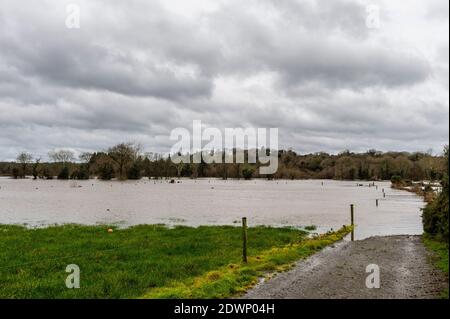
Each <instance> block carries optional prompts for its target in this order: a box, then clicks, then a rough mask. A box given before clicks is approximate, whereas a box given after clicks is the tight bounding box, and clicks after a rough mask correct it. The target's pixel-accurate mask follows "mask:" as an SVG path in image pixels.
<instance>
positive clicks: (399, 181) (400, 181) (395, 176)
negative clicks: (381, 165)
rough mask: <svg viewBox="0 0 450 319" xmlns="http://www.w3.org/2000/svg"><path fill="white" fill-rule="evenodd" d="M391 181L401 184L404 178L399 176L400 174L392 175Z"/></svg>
mask: <svg viewBox="0 0 450 319" xmlns="http://www.w3.org/2000/svg"><path fill="white" fill-rule="evenodd" d="M391 183H392V184H394V185H399V184H401V183H402V178H401V176H398V175H394V176H392V177H391Z"/></svg>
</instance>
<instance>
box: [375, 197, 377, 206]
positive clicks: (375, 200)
mask: <svg viewBox="0 0 450 319" xmlns="http://www.w3.org/2000/svg"><path fill="white" fill-rule="evenodd" d="M375 203H376V205H377V207H378V198H377V199H376V200H375Z"/></svg>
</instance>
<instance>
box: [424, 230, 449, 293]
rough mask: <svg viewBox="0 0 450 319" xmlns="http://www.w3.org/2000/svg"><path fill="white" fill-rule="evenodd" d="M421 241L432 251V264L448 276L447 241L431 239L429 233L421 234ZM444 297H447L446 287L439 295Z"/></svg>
mask: <svg viewBox="0 0 450 319" xmlns="http://www.w3.org/2000/svg"><path fill="white" fill-rule="evenodd" d="M423 242H424V244H425V246H426V247H427V248H428V249H429V250H431V251H432V252H434V256H433V258H432V262H433V264H434V265H435V266H436V267H437V268H438V269H440V270H442V271H443V272H444V273H445V274H446V275H447V278H448V251H449V246H448V244H447V243H443V242H441V241H437V240H435V239H433V238H432V237H431V236H429V235H424V236H423ZM441 297H442V298H444V299H449V295H448V288H447V289H445V290H444V291H443V292H442V295H441Z"/></svg>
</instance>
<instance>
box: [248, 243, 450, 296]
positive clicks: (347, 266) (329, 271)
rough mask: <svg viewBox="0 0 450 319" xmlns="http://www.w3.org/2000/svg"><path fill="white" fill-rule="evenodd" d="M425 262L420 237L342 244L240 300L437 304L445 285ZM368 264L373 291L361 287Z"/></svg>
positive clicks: (253, 290) (328, 249)
mask: <svg viewBox="0 0 450 319" xmlns="http://www.w3.org/2000/svg"><path fill="white" fill-rule="evenodd" d="M430 257H431V256H430V253H429V252H428V251H427V250H426V248H425V247H424V245H423V244H422V242H421V237H420V236H386V237H372V238H368V239H365V240H361V241H355V242H348V241H343V242H340V243H337V244H336V245H334V246H333V247H328V248H326V249H324V250H323V251H321V252H320V253H318V254H316V255H314V256H312V257H311V258H309V259H307V260H304V261H300V262H298V264H297V265H296V266H295V267H294V268H293V269H292V270H291V271H289V272H285V273H281V274H278V275H277V276H276V277H275V278H272V279H270V280H268V281H265V282H263V283H261V284H259V285H257V286H256V287H255V288H254V289H252V290H250V291H249V292H248V293H247V294H246V295H244V296H243V298H275V299H303V298H305V299H311V298H314V299H315V298H318V299H321V298H333V299H336V298H337V299H347V298H368V299H370V298H389V299H391V298H439V296H440V292H441V291H442V290H443V288H444V287H448V281H447V279H446V278H445V275H444V274H442V273H441V272H440V271H438V270H436V269H435V268H434V267H433V266H432V264H431V262H430ZM369 264H376V265H378V266H379V270H380V288H379V289H377V288H372V289H368V288H367V287H366V277H367V276H369V275H370V274H369V273H366V267H367V266H368V265H369Z"/></svg>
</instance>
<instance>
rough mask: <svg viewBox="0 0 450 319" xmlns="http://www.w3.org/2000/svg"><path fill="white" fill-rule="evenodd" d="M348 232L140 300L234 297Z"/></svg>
mask: <svg viewBox="0 0 450 319" xmlns="http://www.w3.org/2000/svg"><path fill="white" fill-rule="evenodd" d="M350 231H351V227H348V226H344V227H342V228H341V229H340V230H338V231H336V232H330V233H327V234H323V235H319V236H316V237H314V238H308V239H303V240H300V241H299V242H296V243H291V244H289V245H286V246H284V247H274V248H271V249H269V250H266V251H263V252H261V253H260V254H257V255H254V256H251V257H250V258H249V259H248V262H247V263H242V262H240V263H237V264H228V265H226V266H224V267H221V268H219V269H217V270H215V271H211V272H208V273H206V274H204V275H202V276H198V277H196V278H190V279H188V280H184V281H173V282H171V283H170V284H169V285H168V286H167V287H158V288H154V289H151V290H150V291H149V292H148V293H147V294H145V295H144V298H152V299H153V298H166V299H167V298H177V299H182V298H183V299H190V298H192V299H194V298H195V299H205V298H228V297H232V296H236V295H239V294H242V293H244V292H245V291H247V290H248V289H250V288H251V287H252V286H254V285H255V284H256V283H257V282H258V280H259V279H260V278H261V277H263V276H266V277H270V276H271V275H273V274H274V273H275V272H281V271H286V270H289V269H290V268H291V267H292V266H293V265H294V263H295V262H296V261H297V260H299V259H303V258H306V257H308V256H311V255H312V254H314V253H316V252H318V251H320V250H321V249H323V248H325V247H326V246H328V245H331V244H333V243H335V242H337V241H339V240H342V239H343V238H344V237H345V236H346V235H347V234H348V233H349V232H350Z"/></svg>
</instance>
